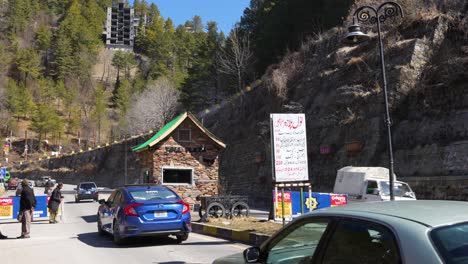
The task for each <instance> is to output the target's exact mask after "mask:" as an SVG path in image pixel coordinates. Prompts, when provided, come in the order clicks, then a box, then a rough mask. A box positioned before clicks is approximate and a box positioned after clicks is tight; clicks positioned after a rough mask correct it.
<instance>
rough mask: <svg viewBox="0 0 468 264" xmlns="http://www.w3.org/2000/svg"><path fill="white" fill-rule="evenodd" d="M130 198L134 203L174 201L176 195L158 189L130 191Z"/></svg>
mask: <svg viewBox="0 0 468 264" xmlns="http://www.w3.org/2000/svg"><path fill="white" fill-rule="evenodd" d="M129 194H130V196H131V197H132V198H133V199H134V200H135V201H147V200H158V199H175V198H177V195H176V194H175V193H174V192H172V191H171V190H167V189H158V190H130V191H129Z"/></svg>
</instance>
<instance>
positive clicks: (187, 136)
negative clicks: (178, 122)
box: [179, 128, 192, 142]
mask: <svg viewBox="0 0 468 264" xmlns="http://www.w3.org/2000/svg"><path fill="white" fill-rule="evenodd" d="M179 141H185V142H190V141H192V130H191V129H190V128H180V129H179Z"/></svg>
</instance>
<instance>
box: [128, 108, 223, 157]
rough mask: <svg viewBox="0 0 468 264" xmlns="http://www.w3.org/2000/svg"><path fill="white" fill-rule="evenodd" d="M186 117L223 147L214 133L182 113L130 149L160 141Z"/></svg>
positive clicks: (142, 147) (141, 147)
mask: <svg viewBox="0 0 468 264" xmlns="http://www.w3.org/2000/svg"><path fill="white" fill-rule="evenodd" d="M186 118H189V119H190V120H192V121H193V122H194V123H195V125H196V126H197V127H198V128H200V130H202V131H203V132H204V133H205V134H206V135H208V137H209V138H211V139H212V140H213V141H214V142H216V143H217V144H218V145H219V146H220V147H222V148H225V147H226V145H225V144H224V143H223V142H222V141H221V140H219V139H218V138H217V137H216V136H215V135H213V134H212V133H211V132H210V131H208V129H206V128H205V127H204V126H203V125H202V124H201V123H200V122H199V121H198V120H197V118H195V117H194V116H193V115H192V114H190V113H187V112H185V113H183V114H181V115H179V116H177V117H176V118H174V119H173V120H172V121H171V122H169V123H167V124H166V125H165V126H164V127H163V128H161V130H159V131H158V133H156V134H155V135H154V136H152V137H151V138H150V139H148V140H147V141H146V142H144V143H142V144H140V145H138V146H135V147H133V148H132V151H141V150H144V149H146V148H147V147H152V146H154V145H155V144H157V143H158V142H159V141H161V140H162V139H163V138H165V137H167V136H168V135H169V134H170V133H171V132H172V131H174V130H175V129H176V128H177V127H178V126H179V125H180V124H181V123H182V122H183V121H184V120H185V119H186Z"/></svg>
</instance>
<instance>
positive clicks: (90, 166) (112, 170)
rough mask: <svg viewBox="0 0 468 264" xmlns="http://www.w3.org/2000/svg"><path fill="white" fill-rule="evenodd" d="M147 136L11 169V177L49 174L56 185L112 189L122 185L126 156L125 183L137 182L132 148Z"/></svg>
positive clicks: (136, 170) (138, 170) (30, 177)
mask: <svg viewBox="0 0 468 264" xmlns="http://www.w3.org/2000/svg"><path fill="white" fill-rule="evenodd" d="M148 137H149V136H148V135H145V136H140V137H134V138H131V139H128V140H127V141H126V142H125V141H121V142H119V143H115V144H112V145H110V146H107V147H106V146H104V147H101V148H98V149H94V150H90V151H84V152H82V153H75V154H69V155H63V156H60V157H57V158H50V159H45V160H41V161H36V162H34V163H27V164H23V165H18V166H15V167H13V168H12V170H11V174H12V177H20V178H28V179H31V180H36V179H39V178H40V177H41V176H45V175H50V176H52V177H53V178H55V179H56V180H57V181H58V182H64V183H67V184H78V183H79V182H81V181H94V182H96V184H97V185H98V186H103V187H110V188H114V187H117V186H122V185H123V184H124V182H125V157H127V179H126V182H127V183H137V182H139V181H140V179H141V178H142V176H143V171H141V169H140V167H139V166H138V165H137V160H138V157H137V155H135V153H133V152H132V151H131V147H133V146H135V145H138V144H141V143H142V142H144V141H146V140H147V139H148Z"/></svg>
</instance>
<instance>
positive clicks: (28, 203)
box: [18, 179, 37, 238]
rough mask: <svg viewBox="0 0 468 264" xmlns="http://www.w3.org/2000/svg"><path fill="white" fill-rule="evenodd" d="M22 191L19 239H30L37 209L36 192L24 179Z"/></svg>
mask: <svg viewBox="0 0 468 264" xmlns="http://www.w3.org/2000/svg"><path fill="white" fill-rule="evenodd" d="M21 187H23V190H22V191H21V198H20V212H19V213H20V214H22V218H21V236H19V237H18V238H30V235H29V234H30V231H31V221H32V216H33V211H34V207H36V203H37V201H36V196H35V195H34V190H33V189H31V187H29V184H28V180H26V179H24V180H23V181H22V182H21Z"/></svg>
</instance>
